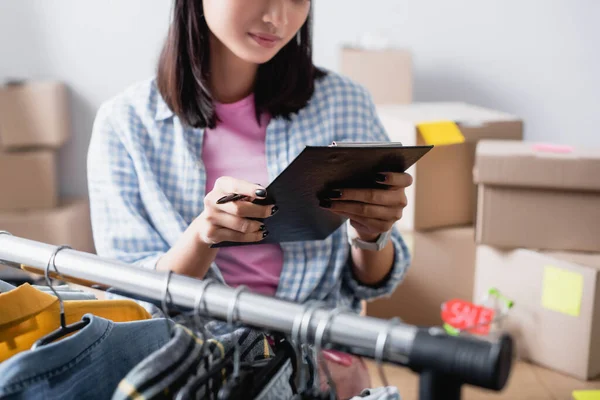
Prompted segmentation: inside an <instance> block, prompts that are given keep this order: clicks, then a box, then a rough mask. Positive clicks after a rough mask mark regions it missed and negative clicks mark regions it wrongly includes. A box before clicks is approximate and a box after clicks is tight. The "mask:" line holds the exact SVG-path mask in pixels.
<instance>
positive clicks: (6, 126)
mask: <svg viewBox="0 0 600 400" xmlns="http://www.w3.org/2000/svg"><path fill="white" fill-rule="evenodd" d="M69 104H70V102H69V96H68V90H67V88H66V86H65V85H64V84H62V83H59V82H50V81H37V82H20V83H12V84H7V85H4V86H0V230H4V231H8V232H10V233H12V234H13V235H15V236H19V237H24V238H28V239H31V240H36V241H40V242H44V243H49V244H55V245H60V244H66V245H69V246H71V247H73V248H74V249H76V250H80V251H86V252H93V251H94V247H93V241H92V236H91V224H90V216H89V203H88V200H87V199H85V198H83V199H61V198H60V195H59V179H58V173H57V158H58V150H59V149H60V148H61V147H62V146H63V145H64V144H65V143H66V142H67V141H68V140H69V138H70V137H71V131H70V125H71V114H70V106H69Z"/></svg>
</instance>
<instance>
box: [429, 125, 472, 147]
mask: <svg viewBox="0 0 600 400" xmlns="http://www.w3.org/2000/svg"><path fill="white" fill-rule="evenodd" d="M417 128H418V129H419V132H420V133H421V136H422V137H423V140H424V141H425V143H427V144H428V145H433V146H444V145H450V144H457V143H464V141H465V137H464V136H463V134H462V132H461V131H460V129H458V125H456V123H454V122H452V121H437V122H423V123H420V124H417Z"/></svg>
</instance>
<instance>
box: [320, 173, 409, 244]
mask: <svg viewBox="0 0 600 400" xmlns="http://www.w3.org/2000/svg"><path fill="white" fill-rule="evenodd" d="M375 180H376V182H378V183H381V184H383V185H387V188H382V189H344V188H340V189H334V190H330V191H329V192H328V193H326V194H325V196H324V197H323V198H321V201H320V205H321V207H323V208H326V209H328V210H330V211H332V212H334V213H336V214H339V215H343V216H345V217H348V218H349V219H350V223H351V225H352V226H353V227H354V229H355V230H356V232H357V234H358V236H359V238H360V239H362V240H365V241H375V240H376V239H377V237H378V236H379V235H380V234H382V233H383V232H387V231H389V230H390V229H392V227H393V226H394V224H395V223H396V222H397V221H398V220H400V219H401V218H402V212H403V210H404V207H406V204H407V198H406V193H405V189H406V188H407V187H409V186H410V185H412V182H413V179H412V177H411V176H410V175H409V174H406V173H397V172H383V173H380V174H377V176H376V177H375Z"/></svg>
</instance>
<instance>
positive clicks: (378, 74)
mask: <svg viewBox="0 0 600 400" xmlns="http://www.w3.org/2000/svg"><path fill="white" fill-rule="evenodd" d="M340 72H341V73H342V74H343V75H345V76H347V77H349V78H350V79H352V80H353V81H355V82H357V83H359V84H361V85H362V86H364V87H365V88H366V89H367V90H368V91H369V92H370V93H371V96H373V101H374V102H375V104H386V103H396V104H409V103H411V102H412V97H413V93H412V92H413V83H412V82H413V66H412V54H411V53H410V52H409V51H408V50H404V49H387V50H365V49H359V48H353V47H344V48H342V51H341V64H340Z"/></svg>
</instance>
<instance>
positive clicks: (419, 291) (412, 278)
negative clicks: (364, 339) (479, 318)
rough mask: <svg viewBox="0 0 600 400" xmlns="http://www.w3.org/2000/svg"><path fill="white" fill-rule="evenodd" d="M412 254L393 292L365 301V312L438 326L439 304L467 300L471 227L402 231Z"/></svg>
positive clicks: (472, 251)
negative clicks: (406, 268) (405, 270)
mask: <svg viewBox="0 0 600 400" xmlns="http://www.w3.org/2000/svg"><path fill="white" fill-rule="evenodd" d="M402 235H403V237H404V240H405V241H406V243H407V245H408V246H409V248H410V249H411V253H412V255H413V259H412V264H411V266H410V267H409V270H408V272H407V274H406V276H405V278H404V281H403V282H402V283H401V284H400V285H398V287H397V289H396V291H395V292H394V293H393V294H392V295H391V296H390V297H387V298H381V299H377V300H375V301H372V302H369V303H368V304H367V315H369V316H372V317H378V318H386V319H387V318H392V317H400V318H401V319H402V320H403V321H405V322H407V323H409V324H414V325H423V326H434V325H438V326H439V325H441V324H442V320H441V317H440V309H441V306H442V303H444V302H445V301H448V300H451V299H453V298H461V299H464V300H470V299H471V297H472V295H473V276H474V273H475V240H474V238H473V235H474V233H473V228H472V227H466V228H452V229H444V230H439V231H433V232H402Z"/></svg>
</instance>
